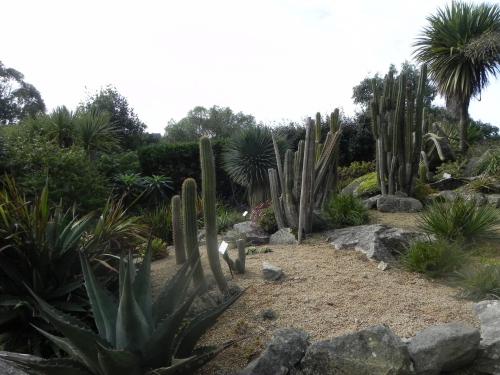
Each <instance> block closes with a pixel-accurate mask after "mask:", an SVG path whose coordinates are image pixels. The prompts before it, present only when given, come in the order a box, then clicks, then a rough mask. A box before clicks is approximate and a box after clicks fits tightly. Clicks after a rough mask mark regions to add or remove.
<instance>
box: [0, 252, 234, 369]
mask: <svg viewBox="0 0 500 375" xmlns="http://www.w3.org/2000/svg"><path fill="white" fill-rule="evenodd" d="M81 264H82V269H83V273H84V278H85V287H86V289H87V294H88V296H89V299H90V302H91V305H92V311H93V313H94V320H95V325H96V327H97V331H98V332H97V333H95V332H93V331H92V330H91V329H90V328H89V327H87V326H85V324H83V323H82V322H79V321H78V320H77V319H75V318H74V317H72V316H69V315H66V314H63V313H62V312H60V311H59V310H57V309H55V308H54V307H52V306H51V305H50V304H48V303H47V302H45V301H44V300H43V299H41V298H39V297H37V296H36V295H35V298H36V299H37V301H38V303H39V305H40V308H41V310H42V312H43V313H44V315H45V317H46V318H47V320H48V321H49V322H50V323H52V324H53V325H54V327H56V328H57V330H58V331H60V332H61V333H62V334H63V335H64V337H59V336H55V335H52V334H50V333H48V332H45V331H43V330H40V331H41V332H42V333H43V334H44V335H46V336H47V338H49V339H50V340H52V341H53V342H54V343H55V344H56V345H58V346H59V347H60V348H61V349H62V350H63V351H65V352H66V353H67V354H68V355H69V357H70V358H68V359H64V360H51V359H49V360H44V359H41V358H36V357H25V356H19V355H18V354H16V353H6V352H0V358H2V359H4V360H6V361H8V362H10V363H14V364H16V365H17V366H18V367H21V368H23V369H25V370H27V371H28V372H29V373H33V374H38V373H43V374H45V375H56V374H68V375H71V374H79V375H119V374H127V375H146V374H147V375H157V374H158V375H161V374H164V375H167V374H168V375H171V374H189V373H191V372H192V371H194V370H195V369H197V368H199V367H201V366H202V365H203V364H204V363H206V362H207V361H209V360H210V359H211V358H213V357H214V356H215V355H217V354H218V353H219V352H220V351H221V350H222V349H223V348H224V346H222V347H198V348H195V346H196V344H197V342H198V340H199V338H200V337H201V335H202V334H203V333H204V332H205V331H206V330H207V329H208V328H210V327H211V326H212V325H213V324H214V323H215V321H216V319H217V318H218V317H219V316H220V315H221V314H222V313H223V312H224V311H225V310H226V309H227V308H228V307H229V306H230V305H231V304H232V303H233V302H234V301H236V299H238V297H239V296H240V295H241V294H240V293H238V294H235V295H233V296H231V297H229V298H228V299H226V300H225V301H224V302H223V303H221V304H219V305H218V306H217V307H215V308H212V309H210V310H205V311H204V312H202V313H200V314H199V315H196V316H194V317H190V318H189V319H187V318H186V316H187V313H188V311H189V309H190V307H191V304H192V303H193V301H194V299H195V298H196V296H197V295H198V294H199V293H198V291H196V290H195V291H193V292H189V291H188V287H189V285H190V283H191V280H192V271H191V270H190V268H189V264H190V263H189V262H186V263H185V264H184V265H183V266H182V267H181V268H180V270H179V271H178V272H177V273H176V274H175V275H174V277H173V278H172V279H171V280H170V281H168V282H167V283H166V284H165V285H164V287H163V289H162V291H161V292H160V294H159V297H158V299H157V300H156V301H154V302H153V300H152V295H151V278H150V275H151V249H150V247H149V248H148V250H147V252H146V255H145V257H144V260H143V262H142V264H141V265H140V267H139V269H138V270H136V267H135V264H134V262H133V260H132V258H131V256H130V255H129V256H128V257H127V258H125V257H122V259H121V260H120V285H119V299H118V301H115V300H114V299H113V297H112V296H111V295H110V294H109V293H108V291H107V290H106V289H104V288H103V287H102V286H101V285H100V283H99V281H98V280H97V278H96V276H95V275H94V273H93V272H92V270H91V269H90V265H89V262H88V260H87V258H86V257H85V256H84V255H81Z"/></svg>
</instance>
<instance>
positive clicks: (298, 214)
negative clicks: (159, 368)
mask: <svg viewBox="0 0 500 375" xmlns="http://www.w3.org/2000/svg"><path fill="white" fill-rule="evenodd" d="M320 125H321V116H320V115H319V113H318V114H317V117H316V123H314V122H313V121H312V120H311V119H310V118H308V120H307V123H306V139H305V141H304V140H301V141H300V142H299V144H298V149H297V151H296V152H295V153H294V152H292V151H291V150H287V151H286V153H285V162H284V165H283V182H282V183H281V191H280V190H278V188H279V186H278V178H277V176H276V170H275V169H270V170H269V181H270V185H271V192H272V194H271V195H272V201H273V210H274V214H275V217H276V221H277V223H278V227H279V228H282V227H285V226H288V227H291V228H295V229H298V239H299V242H300V241H301V240H302V239H303V237H304V235H305V234H308V233H310V232H311V231H312V223H313V211H314V210H321V209H322V207H323V206H324V204H325V202H326V199H327V198H328V197H329V196H330V194H331V192H332V191H333V188H334V186H335V185H334V184H335V180H336V175H337V164H338V156H339V152H338V150H339V143H340V137H341V134H342V133H341V129H340V125H339V112H338V110H335V112H333V113H332V115H331V119H330V132H329V133H328V134H327V136H326V139H325V141H324V142H323V143H321V138H320V137H321V126H320ZM275 152H276V162H277V165H278V168H281V157H280V155H279V150H278V149H277V148H276V149H275Z"/></svg>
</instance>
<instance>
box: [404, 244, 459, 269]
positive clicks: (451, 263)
mask: <svg viewBox="0 0 500 375" xmlns="http://www.w3.org/2000/svg"><path fill="white" fill-rule="evenodd" d="M465 261H466V255H465V253H464V252H463V250H462V249H461V248H460V246H459V245H458V244H456V243H450V242H448V241H445V240H437V241H430V240H428V241H415V242H413V243H412V244H410V246H409V248H408V250H407V251H406V252H405V253H404V254H403V255H402V256H401V263H402V264H403V266H404V267H405V268H406V269H407V270H408V271H411V272H419V273H423V274H426V275H428V276H430V277H442V276H445V275H450V274H452V273H453V272H455V271H457V270H458V269H459V268H460V267H462V266H463V264H464V262H465Z"/></svg>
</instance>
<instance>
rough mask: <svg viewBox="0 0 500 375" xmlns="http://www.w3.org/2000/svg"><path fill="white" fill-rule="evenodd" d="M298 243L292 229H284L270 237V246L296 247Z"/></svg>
mask: <svg viewBox="0 0 500 375" xmlns="http://www.w3.org/2000/svg"><path fill="white" fill-rule="evenodd" d="M297 243H298V242H297V240H296V239H295V235H294V234H293V233H292V230H291V229H290V228H282V229H279V230H278V231H277V232H275V233H273V234H271V237H269V244H270V245H296V244H297Z"/></svg>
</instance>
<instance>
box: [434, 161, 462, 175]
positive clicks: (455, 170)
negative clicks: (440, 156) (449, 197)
mask: <svg viewBox="0 0 500 375" xmlns="http://www.w3.org/2000/svg"><path fill="white" fill-rule="evenodd" d="M463 169H464V163H463V162H462V161H459V160H456V161H449V162H447V163H443V164H441V165H440V166H439V167H437V168H436V177H437V178H438V179H441V178H443V177H444V174H445V173H448V174H450V175H451V176H452V177H455V178H459V177H463Z"/></svg>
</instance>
